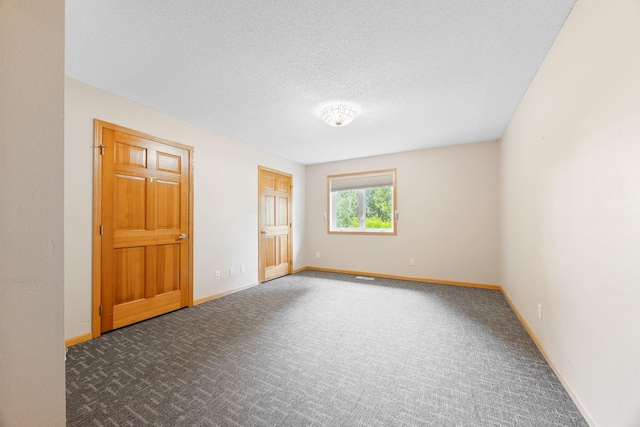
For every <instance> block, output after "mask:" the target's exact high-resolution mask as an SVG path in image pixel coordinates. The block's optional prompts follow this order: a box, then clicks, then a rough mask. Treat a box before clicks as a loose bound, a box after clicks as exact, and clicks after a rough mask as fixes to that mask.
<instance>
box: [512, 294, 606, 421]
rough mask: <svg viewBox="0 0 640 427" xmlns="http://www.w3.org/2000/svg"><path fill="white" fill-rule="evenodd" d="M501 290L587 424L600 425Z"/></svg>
mask: <svg viewBox="0 0 640 427" xmlns="http://www.w3.org/2000/svg"><path fill="white" fill-rule="evenodd" d="M501 290H502V294H503V295H504V298H505V299H506V300H507V302H508V303H509V305H510V306H511V309H512V310H513V312H514V313H515V314H516V316H518V319H519V320H520V323H522V326H523V327H524V329H525V330H526V331H527V333H528V334H529V336H530V337H531V339H532V340H533V342H534V344H535V345H536V347H538V350H540V353H542V356H543V357H544V358H545V360H546V361H547V363H548V364H549V366H550V367H551V369H552V370H553V372H554V373H555V374H556V377H558V379H559V380H560V383H562V386H563V387H564V389H565V390H566V391H567V393H568V394H569V397H571V400H573V403H575V405H576V407H577V408H578V410H579V411H580V413H581V414H582V416H583V417H584V419H585V421H586V422H587V424H589V426H591V427H598V424H597V423H596V422H595V420H594V419H593V416H592V415H591V413H590V412H589V410H587V408H586V407H585V406H584V405H583V404H582V401H581V400H580V398H579V397H578V396H577V395H576V393H575V392H574V391H573V388H571V385H570V384H569V383H568V382H567V379H566V378H565V377H564V375H562V371H560V369H559V368H558V365H556V362H555V361H554V360H553V358H552V357H551V355H550V354H549V353H548V352H547V349H546V348H544V345H542V342H541V341H540V340H539V339H538V337H537V336H536V334H535V333H534V332H533V329H531V327H530V326H529V324H528V323H527V321H526V320H525V319H524V317H523V316H522V314H520V311H519V310H518V309H517V308H516V306H515V304H514V303H513V301H511V298H509V295H508V294H507V293H506V292H505V290H504V289H501Z"/></svg>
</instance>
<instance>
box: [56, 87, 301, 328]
mask: <svg viewBox="0 0 640 427" xmlns="http://www.w3.org/2000/svg"><path fill="white" fill-rule="evenodd" d="M65 95H66V96H65V163H66V165H65V218H64V220H65V267H66V276H65V307H66V309H65V336H66V338H72V337H77V336H79V335H83V334H87V333H89V332H90V331H91V324H90V319H91V230H92V228H91V227H92V224H91V223H92V203H93V202H92V197H93V196H92V186H93V184H92V182H93V181H92V180H93V148H92V145H93V119H94V118H97V119H100V120H104V121H107V122H111V123H115V124H118V125H121V126H125V127H128V128H131V129H135V130H138V131H141V132H145V133H148V134H151V135H154V136H157V137H161V138H165V139H168V140H172V141H176V142H180V143H183V144H187V145H190V146H193V147H194V149H195V151H194V163H195V174H194V187H195V188H194V193H195V194H194V200H195V201H194V227H195V232H194V233H195V235H194V236H193V239H194V268H193V269H194V298H195V299H196V300H197V299H201V298H205V297H208V296H211V295H216V294H219V293H222V292H227V291H230V290H233V289H238V288H241V287H244V286H248V285H252V284H255V283H257V281H258V265H257V264H258V240H257V236H258V216H257V215H258V165H261V166H266V167H269V168H273V169H277V170H280V171H282V172H286V173H289V174H292V175H293V181H294V193H293V202H294V205H293V224H294V227H293V252H294V268H299V267H302V266H304V265H305V264H306V262H305V259H304V253H303V251H302V248H303V246H304V233H305V225H304V204H305V194H304V191H303V189H304V187H305V168H304V166H303V165H300V164H298V163H295V162H292V161H289V160H286V159H283V158H281V157H278V156H276V155H274V154H270V153H267V152H265V151H262V150H259V149H257V148H254V147H252V146H249V145H247V144H244V143H241V142H238V141H235V140H232V139H230V138H227V137H225V136H222V135H220V134H217V133H215V132H212V131H209V130H206V129H203V128H200V127H198V126H195V125H192V124H190V123H187V122H185V121H182V120H179V119H177V118H175V117H172V116H169V115H167V114H164V113H160V112H158V111H156V110H152V109H150V108H147V107H144V106H142V105H139V104H136V103H134V102H131V101H128V100H126V99H124V98H121V97H118V96H115V95H112V94H110V93H107V92H104V91H102V90H99V89H96V88H93V87H91V86H88V85H85V84H83V83H80V82H78V81H75V80H72V79H69V78H67V80H66V89H65ZM241 265H245V266H246V272H245V273H244V274H243V273H241V269H240V266H241ZM229 267H234V270H235V274H234V275H233V276H229ZM215 270H220V272H221V278H220V279H215V278H214V271H215Z"/></svg>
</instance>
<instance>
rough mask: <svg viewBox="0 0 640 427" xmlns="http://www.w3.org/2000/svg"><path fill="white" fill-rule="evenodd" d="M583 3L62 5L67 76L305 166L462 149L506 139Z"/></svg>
mask: <svg viewBox="0 0 640 427" xmlns="http://www.w3.org/2000/svg"><path fill="white" fill-rule="evenodd" d="M574 1H575V0H484V1H478V0H422V1H419V0H412V1H409V0H407V1H398V0H396V1H363V0H351V1H348V2H345V1H335V0H325V1H319V2H307V1H300V0H281V1H240V0H183V1H177V0H174V1H169V0H136V1H131V0H67V1H66V72H67V75H68V76H70V77H72V78H74V79H77V80H80V81H82V82H85V83H88V84H90V85H93V86H96V87H98V88H101V89H104V90H107V91H109V92H112V93H114V94H117V95H120V96H123V97H125V98H128V99H130V100H133V101H136V102H138V103H140V104H143V105H147V106H149V107H152V108H155V109H157V110H160V111H163V112H166V113H168V114H171V115H173V116H176V117H180V118H182V119H184V120H187V121H189V122H192V123H194V124H197V125H200V126H202V127H205V128H208V129H211V130H214V131H216V132H219V133H221V134H224V135H227V136H230V137H232V138H234V139H237V140H240V141H243V142H246V143H248V144H251V145H254V146H257V147H261V148H263V149H266V150H268V151H271V152H273V153H276V154H279V155H281V156H283V157H286V158H289V159H292V160H295V161H298V162H300V163H303V164H312V163H321V162H327V161H334V160H343V159H349V158H356V157H365V156H371V155H378V154H387V153H393V152H400V151H409V150H416V149H421V148H429V147H437V146H445V145H453V144H464V143H469V142H477V141H484V140H490V139H497V138H499V137H500V136H501V135H502V133H503V131H504V129H505V127H506V125H507V123H508V121H509V119H510V118H511V115H512V114H513V112H514V111H515V109H516V108H517V106H518V103H519V102H520V99H521V98H522V96H523V94H524V92H525V91H526V89H527V87H528V85H529V83H530V81H531V79H532V78H533V76H534V75H535V73H536V71H537V69H538V67H539V66H540V64H541V62H542V60H543V59H544V56H545V54H546V52H547V51H548V50H549V48H550V46H551V44H552V43H553V40H554V38H555V37H556V35H557V33H558V31H559V30H560V28H561V26H562V24H563V23H564V20H565V19H566V17H567V15H568V13H569V11H570V10H571V7H572V6H573V3H574ZM331 101H349V102H351V103H353V104H355V105H357V106H358V107H359V108H360V110H361V113H360V115H359V116H358V117H357V118H356V120H355V121H354V122H353V123H351V124H350V125H348V126H346V127H342V128H335V127H330V126H329V125H327V124H325V123H324V122H322V121H321V120H320V118H319V112H320V109H321V108H322V107H323V106H324V105H326V104H327V103H328V102H331Z"/></svg>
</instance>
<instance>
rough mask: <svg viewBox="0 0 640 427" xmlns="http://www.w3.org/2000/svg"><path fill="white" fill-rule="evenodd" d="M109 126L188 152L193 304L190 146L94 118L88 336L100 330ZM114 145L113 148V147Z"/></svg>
mask: <svg viewBox="0 0 640 427" xmlns="http://www.w3.org/2000/svg"><path fill="white" fill-rule="evenodd" d="M105 128H106V129H112V130H114V131H116V132H122V133H127V134H130V135H133V136H136V137H139V138H143V139H148V140H150V141H154V142H158V143H160V144H165V145H169V146H172V147H177V148H181V149H183V150H187V151H188V152H189V165H188V167H189V206H188V211H189V219H188V220H189V239H188V251H189V256H188V259H189V261H188V265H187V268H188V269H189V273H188V281H187V302H188V306H189V307H191V306H193V169H194V168H193V165H194V163H193V151H194V150H193V147H191V146H188V145H184V144H180V143H177V142H173V141H169V140H166V139H162V138H158V137H155V136H153V135H149V134H146V133H142V132H138V131H136V130H133V129H129V128H125V127H122V126H119V125H115V124H113V123H108V122H105V121H102V120H98V119H94V121H93V129H94V135H93V141H94V145H93V149H94V153H93V242H92V244H93V246H92V248H93V250H92V267H93V268H92V273H91V282H92V283H91V292H92V296H91V335H92V338H97V337H99V336H100V335H101V332H100V323H101V322H100V306H101V303H102V235H101V234H100V226H101V225H102V155H101V153H102V131H103V129H105ZM112 148H113V147H112Z"/></svg>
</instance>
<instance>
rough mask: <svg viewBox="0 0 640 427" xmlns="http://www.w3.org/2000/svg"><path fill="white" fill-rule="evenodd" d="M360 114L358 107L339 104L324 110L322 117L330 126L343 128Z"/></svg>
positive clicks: (321, 113)
mask: <svg viewBox="0 0 640 427" xmlns="http://www.w3.org/2000/svg"><path fill="white" fill-rule="evenodd" d="M358 113H359V111H358V108H357V107H355V106H353V105H349V104H345V103H339V104H333V105H329V106H327V107H325V108H323V109H322V111H321V112H320V117H321V118H322V120H324V121H325V122H326V123H327V124H328V125H329V126H335V127H342V126H346V125H348V124H349V123H351V122H352V121H353V119H355V118H356V116H357V115H358Z"/></svg>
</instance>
